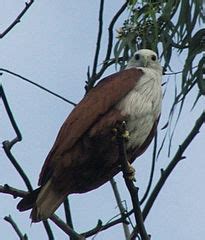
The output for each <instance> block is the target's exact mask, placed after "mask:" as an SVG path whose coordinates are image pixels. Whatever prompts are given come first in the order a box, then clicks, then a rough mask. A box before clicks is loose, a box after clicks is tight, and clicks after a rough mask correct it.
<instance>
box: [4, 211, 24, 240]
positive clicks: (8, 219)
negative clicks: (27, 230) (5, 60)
mask: <svg viewBox="0 0 205 240" xmlns="http://www.w3.org/2000/svg"><path fill="white" fill-rule="evenodd" d="M4 220H5V221H7V222H8V223H10V224H11V226H12V227H13V229H14V230H15V232H16V234H17V236H18V237H19V239H20V240H28V237H27V235H26V234H22V232H21V231H20V229H19V228H18V226H17V224H16V223H15V221H14V220H13V218H12V217H11V215H9V216H6V217H4Z"/></svg>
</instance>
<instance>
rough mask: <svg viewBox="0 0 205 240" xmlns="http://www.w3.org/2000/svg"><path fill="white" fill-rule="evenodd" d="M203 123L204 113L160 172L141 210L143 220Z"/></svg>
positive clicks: (204, 119) (204, 120)
mask: <svg viewBox="0 0 205 240" xmlns="http://www.w3.org/2000/svg"><path fill="white" fill-rule="evenodd" d="M204 122H205V112H203V113H202V114H201V115H200V117H199V118H198V119H197V121H196V123H195V125H194V127H193V129H192V130H191V132H190V133H189V134H188V136H187V137H186V139H185V140H184V142H183V143H182V144H181V145H180V146H179V148H178V150H177V152H176V154H175V156H174V157H173V159H172V161H171V162H170V163H169V165H168V166H167V168H166V169H165V170H162V172H161V173H162V174H161V177H160V179H159V181H158V182H157V184H156V186H155V188H154V189H153V191H152V193H151V195H150V197H149V199H148V200H147V202H146V205H145V207H144V209H143V218H144V219H145V218H146V217H147V215H148V213H149V211H150V209H151V208H152V206H153V204H154V202H155V199H156V198H157V196H158V194H159V192H160V190H161V189H162V187H163V186H164V184H165V182H166V180H167V178H168V177H169V175H170V173H171V172H172V171H173V169H174V168H175V167H176V165H177V163H179V162H180V161H181V160H182V159H184V158H185V157H183V153H184V151H185V150H186V149H187V147H188V146H189V145H190V143H191V142H192V140H193V139H194V138H195V137H196V135H197V134H198V133H199V130H200V128H201V126H202V125H203V124H204Z"/></svg>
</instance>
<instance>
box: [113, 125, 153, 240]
mask: <svg viewBox="0 0 205 240" xmlns="http://www.w3.org/2000/svg"><path fill="white" fill-rule="evenodd" d="M125 130H126V125H125V124H124V123H122V125H121V126H120V128H118V132H117V140H118V145H119V161H120V163H121V168H122V172H123V177H124V180H125V183H126V186H127V189H128V190H129V193H130V197H131V200H132V206H133V209H134V216H135V221H136V224H137V229H138V232H139V234H140V236H141V238H142V240H149V239H150V236H149V235H148V234H147V232H146V229H145V226H144V219H143V216H142V212H141V209H140V202H139V197H138V188H136V187H135V185H134V183H133V180H132V179H131V178H130V165H129V162H128V159H127V153H126V147H125V138H124V137H123V133H124V132H125Z"/></svg>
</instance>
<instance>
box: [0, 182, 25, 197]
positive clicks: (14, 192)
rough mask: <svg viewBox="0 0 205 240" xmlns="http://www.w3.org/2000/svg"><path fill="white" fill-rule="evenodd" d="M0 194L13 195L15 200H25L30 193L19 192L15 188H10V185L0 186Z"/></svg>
mask: <svg viewBox="0 0 205 240" xmlns="http://www.w3.org/2000/svg"><path fill="white" fill-rule="evenodd" d="M0 193H6V194H9V195H12V196H13V197H14V198H17V197H21V198H23V197H24V196H26V195H27V194H28V192H26V191H23V190H19V189H17V188H13V187H11V186H9V185H8V184H5V185H0Z"/></svg>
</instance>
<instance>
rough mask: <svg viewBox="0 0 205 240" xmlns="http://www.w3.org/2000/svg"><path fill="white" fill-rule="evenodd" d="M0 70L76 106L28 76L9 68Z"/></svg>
mask: <svg viewBox="0 0 205 240" xmlns="http://www.w3.org/2000/svg"><path fill="white" fill-rule="evenodd" d="M0 71H2V72H6V73H9V74H11V75H13V76H15V77H18V78H20V79H22V80H24V81H26V82H28V83H30V84H32V85H34V86H36V87H38V88H40V89H42V90H44V91H46V92H48V93H50V94H52V95H53V96H55V97H57V98H60V99H61V100H63V101H65V102H67V103H69V104H71V105H73V106H76V104H75V103H74V102H72V101H70V100H68V99H66V98H64V97H62V96H60V95H59V94H57V93H54V92H52V91H51V90H49V89H47V88H45V87H43V86H41V85H40V84H37V83H35V82H33V81H31V80H29V79H28V78H25V77H23V76H21V75H20V74H17V73H14V72H12V71H10V70H8V69H5V68H0Z"/></svg>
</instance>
